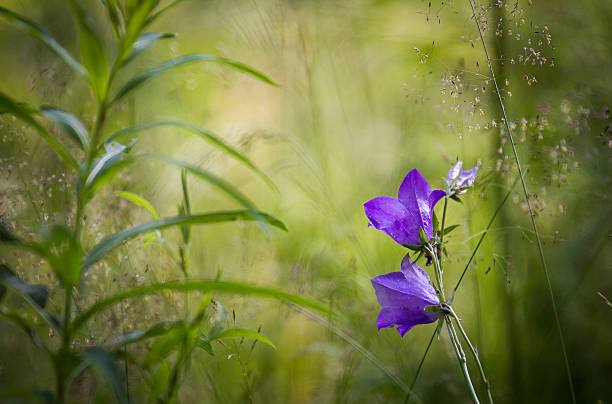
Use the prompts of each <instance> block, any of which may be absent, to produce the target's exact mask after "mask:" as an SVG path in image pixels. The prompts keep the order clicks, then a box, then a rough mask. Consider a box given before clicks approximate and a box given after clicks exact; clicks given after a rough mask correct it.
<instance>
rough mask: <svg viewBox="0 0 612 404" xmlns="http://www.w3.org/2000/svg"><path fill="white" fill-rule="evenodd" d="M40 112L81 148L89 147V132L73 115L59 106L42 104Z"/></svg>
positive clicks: (86, 148)
mask: <svg viewBox="0 0 612 404" xmlns="http://www.w3.org/2000/svg"><path fill="white" fill-rule="evenodd" d="M40 112H41V113H42V114H43V115H44V116H46V117H47V118H49V119H51V120H52V121H53V122H55V123H56V124H57V125H58V126H59V127H60V128H62V130H63V131H64V132H65V133H66V134H67V135H68V136H70V138H71V139H72V140H73V141H74V142H75V143H76V144H78V145H79V147H80V148H81V150H88V149H89V133H87V129H85V126H84V125H83V124H82V123H81V121H79V120H78V119H77V118H76V117H75V116H74V115H72V114H70V113H68V112H66V111H63V110H61V109H59V108H55V107H49V106H43V107H41V108H40Z"/></svg>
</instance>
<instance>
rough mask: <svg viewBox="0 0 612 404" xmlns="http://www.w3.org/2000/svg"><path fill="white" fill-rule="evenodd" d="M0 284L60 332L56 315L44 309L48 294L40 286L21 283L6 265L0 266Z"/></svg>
mask: <svg viewBox="0 0 612 404" xmlns="http://www.w3.org/2000/svg"><path fill="white" fill-rule="evenodd" d="M0 283H2V284H4V285H6V286H9V287H10V288H11V289H13V290H14V291H16V292H17V293H19V295H20V296H21V297H22V298H23V299H24V300H25V301H26V303H28V304H29V305H30V307H32V308H33V309H34V311H36V313H37V314H38V315H39V316H40V317H41V318H42V319H43V320H45V321H46V322H47V324H49V325H50V326H51V327H52V328H54V329H55V330H56V331H58V332H60V333H61V332H62V323H61V320H60V318H59V316H57V315H56V314H53V313H51V312H49V311H47V310H45V309H44V307H45V305H46V302H47V296H48V294H49V292H48V291H47V288H46V287H44V286H42V285H35V286H30V285H28V284H26V283H25V282H23V281H22V280H21V279H20V278H19V277H18V276H17V275H16V274H15V273H14V272H13V271H11V270H10V268H8V267H7V266H6V265H4V264H0Z"/></svg>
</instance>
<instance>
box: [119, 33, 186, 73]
mask: <svg viewBox="0 0 612 404" xmlns="http://www.w3.org/2000/svg"><path fill="white" fill-rule="evenodd" d="M176 36H177V34H176V33H172V32H145V33H142V34H140V35H139V36H138V38H137V39H136V41H134V44H133V45H132V50H131V52H130V53H129V54H128V55H127V56H126V57H125V60H124V61H123V64H124V65H126V64H128V63H130V62H131V61H132V60H134V58H135V57H136V56H138V55H140V54H141V53H142V52H144V51H146V50H147V49H149V48H150V47H151V46H152V45H153V44H154V43H155V42H157V40H159V39H168V38H175V37H176Z"/></svg>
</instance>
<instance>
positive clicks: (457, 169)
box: [446, 161, 463, 186]
mask: <svg viewBox="0 0 612 404" xmlns="http://www.w3.org/2000/svg"><path fill="white" fill-rule="evenodd" d="M461 168H463V162H462V161H458V162H457V164H455V165H454V166H452V167H451V169H450V170H448V175H447V176H446V183H447V184H448V186H450V185H451V184H452V182H453V181H454V180H455V178H457V177H458V176H459V173H461Z"/></svg>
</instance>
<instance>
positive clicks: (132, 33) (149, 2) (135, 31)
mask: <svg viewBox="0 0 612 404" xmlns="http://www.w3.org/2000/svg"><path fill="white" fill-rule="evenodd" d="M158 2H159V0H142V1H140V3H139V4H138V6H136V7H135V8H134V9H133V11H132V12H130V16H129V19H128V22H127V26H126V27H125V37H124V38H123V43H122V45H123V49H122V51H121V56H120V58H119V61H120V62H121V61H124V60H125V58H126V57H127V55H128V52H130V50H132V52H133V48H134V46H133V45H135V42H136V41H137V38H138V37H139V35H140V33H141V31H142V29H143V27H144V25H145V22H146V20H147V18H148V17H149V14H150V13H151V11H153V9H154V8H155V6H157V3H158ZM149 46H150V45H149ZM147 47H148V46H147ZM145 49H146V48H145ZM143 50H144V49H143Z"/></svg>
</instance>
